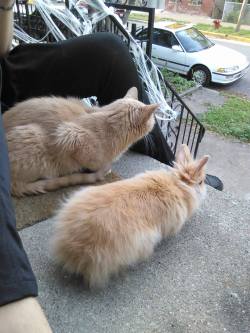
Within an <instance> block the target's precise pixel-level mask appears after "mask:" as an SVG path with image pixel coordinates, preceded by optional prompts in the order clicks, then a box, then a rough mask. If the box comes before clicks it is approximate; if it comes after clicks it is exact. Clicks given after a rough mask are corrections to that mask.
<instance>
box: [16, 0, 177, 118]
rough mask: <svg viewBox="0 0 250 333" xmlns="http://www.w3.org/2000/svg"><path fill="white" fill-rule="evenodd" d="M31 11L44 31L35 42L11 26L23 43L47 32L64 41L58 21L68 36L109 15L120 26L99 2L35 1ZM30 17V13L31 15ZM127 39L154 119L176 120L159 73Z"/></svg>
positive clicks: (86, 31)
mask: <svg viewBox="0 0 250 333" xmlns="http://www.w3.org/2000/svg"><path fill="white" fill-rule="evenodd" d="M32 8H33V10H34V11H35V10H37V11H38V12H39V14H40V15H41V17H42V19H43V21H44V23H45V25H46V27H47V29H48V32H47V33H46V34H45V35H44V36H43V37H41V38H39V39H35V38H33V37H31V36H29V35H28V34H27V33H26V32H25V31H24V30H23V29H21V28H20V27H19V26H18V25H15V28H14V34H15V37H16V38H17V39H18V40H22V41H24V42H25V43H39V42H40V43H41V42H44V41H45V39H46V37H47V35H48V34H49V33H51V34H52V35H53V37H54V38H55V40H56V41H61V40H65V39H67V37H66V36H65V35H64V33H63V31H62V30H63V29H61V27H60V24H59V23H60V22H61V23H62V24H63V25H64V26H65V27H67V29H68V30H69V31H70V32H71V33H72V36H82V35H85V34H89V33H92V32H93V31H94V27H95V25H96V24H97V23H98V22H100V21H102V20H103V19H105V18H106V17H107V16H113V17H115V19H116V20H117V21H118V22H119V23H120V24H121V25H122V26H123V27H124V29H126V30H127V27H126V26H124V25H123V23H122V21H121V19H120V18H119V16H118V15H116V14H115V12H114V9H113V8H112V7H111V8H109V7H107V6H106V5H105V4H104V3H103V1H102V0H91V1H90V0H69V8H66V6H65V4H64V3H63V4H58V3H53V2H52V1H50V0H35V3H34V6H32ZM31 15H32V13H31ZM127 33H128V35H129V38H130V43H129V47H130V53H131V54H132V56H133V59H134V62H135V64H136V66H137V71H138V74H139V76H140V78H141V79H142V82H143V83H144V87H145V91H146V94H147V96H148V99H149V101H150V103H152V104H154V103H155V104H158V105H159V109H158V111H157V113H156V117H157V119H158V120H166V121H170V120H173V119H176V117H177V112H176V111H174V110H172V109H171V107H170V106H169V105H168V103H167V102H166V99H165V97H164V95H163V92H162V89H163V90H164V91H167V88H166V86H165V83H164V79H163V77H162V74H161V72H160V71H159V69H158V68H157V66H156V65H155V64H154V63H153V62H152V61H151V60H150V59H149V58H148V57H147V56H146V55H145V54H144V51H143V50H142V48H141V47H140V45H139V44H138V43H137V42H136V40H135V39H134V38H133V37H132V35H131V34H130V33H129V31H128V30H127ZM84 100H85V102H86V103H87V104H91V103H92V101H93V98H92V99H91V98H88V99H84Z"/></svg>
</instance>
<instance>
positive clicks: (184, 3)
mask: <svg viewBox="0 0 250 333" xmlns="http://www.w3.org/2000/svg"><path fill="white" fill-rule="evenodd" d="M165 8H166V10H169V11H176V12H179V13H188V14H200V15H207V16H211V15H212V12H213V9H214V0H176V1H175V0H169V1H166V2H165Z"/></svg>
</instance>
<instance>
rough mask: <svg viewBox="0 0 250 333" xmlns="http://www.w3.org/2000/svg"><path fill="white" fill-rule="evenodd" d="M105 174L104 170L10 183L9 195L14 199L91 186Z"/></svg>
mask: <svg viewBox="0 0 250 333" xmlns="http://www.w3.org/2000/svg"><path fill="white" fill-rule="evenodd" d="M106 173H107V172H106V170H100V171H98V172H93V173H73V174H71V175H67V176H62V177H57V178H51V179H42V180H38V181H36V182H33V183H23V182H14V183H12V187H11V193H12V195H14V196H16V197H22V196H24V195H31V194H38V193H46V192H49V191H55V190H57V189H59V188H63V187H67V186H73V185H81V184H93V183H95V182H97V181H100V180H103V179H104V177H105V174H106Z"/></svg>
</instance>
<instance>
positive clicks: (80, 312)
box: [20, 153, 250, 333]
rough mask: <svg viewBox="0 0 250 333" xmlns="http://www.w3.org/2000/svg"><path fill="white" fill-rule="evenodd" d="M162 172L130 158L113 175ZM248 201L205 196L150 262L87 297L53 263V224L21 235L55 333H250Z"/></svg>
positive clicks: (80, 285) (142, 160) (216, 194)
mask: <svg viewBox="0 0 250 333" xmlns="http://www.w3.org/2000/svg"><path fill="white" fill-rule="evenodd" d="M161 167H165V166H162V165H161V164H160V163H158V162H157V161H155V160H152V159H150V158H148V157H144V156H141V155H138V154H134V153H128V154H126V155H125V156H123V157H122V158H121V160H119V161H118V162H117V163H116V164H115V166H114V170H116V171H117V172H119V173H120V175H121V176H122V177H130V176H132V175H134V174H136V173H138V172H142V171H144V170H146V169H148V170H149V169H157V168H161ZM249 222H250V208H249V202H248V201H247V200H238V199H236V198H234V197H233V196H231V195H230V194H227V193H223V192H218V191H215V190H213V189H209V190H208V196H207V199H206V201H205V202H204V204H203V206H202V208H201V209H200V210H199V211H198V212H197V213H196V214H195V216H194V217H193V218H192V219H191V220H190V221H189V222H188V223H187V224H186V226H185V227H184V228H183V230H182V231H181V233H180V234H179V235H178V236H175V237H171V238H169V239H167V240H165V241H163V242H162V244H161V245H160V246H159V247H158V248H157V249H156V251H155V254H154V256H153V258H151V259H150V260H148V261H147V262H143V263H140V264H138V265H137V266H135V267H133V268H130V269H129V270H127V271H126V272H124V273H123V274H122V275H121V276H119V277H118V278H116V279H113V280H112V281H111V283H110V284H109V286H108V287H107V288H105V289H104V290H102V291H98V292H90V291H88V290H86V289H85V288H84V285H83V283H82V281H81V280H80V279H77V278H75V277H72V276H70V275H69V274H67V273H65V272H62V271H61V270H60V269H59V268H58V267H56V266H55V265H54V263H53V262H52V260H51V258H50V255H49V251H48V240H49V238H50V235H51V230H52V228H53V221H52V220H47V221H44V222H41V223H39V224H36V225H35V226H33V227H30V228H27V229H24V230H22V231H21V232H20V235H21V238H22V240H23V242H24V246H25V249H26V251H27V253H28V256H29V258H30V261H31V263H32V266H33V269H34V272H35V274H36V276H37V279H38V284H39V290H40V294H39V298H40V302H41V304H42V307H43V308H44V310H45V312H46V314H47V316H48V320H49V322H50V324H51V326H52V328H53V331H54V332H55V333H87V332H88V333H92V332H93V333H99V332H100V333H104V332H110V333H111V332H112V333H118V332H119V333H123V332H128V333H132V332H136V333H145V332H148V333H153V332H157V333H166V332H168V333H172V332H173V333H181V332H183V333H184V332H185V333H189V332H190V333H196V332H197V333H198V332H199V333H201V332H202V333H211V332H213V333H217V332H218V333H221V332H230V333H239V332H240V333H248V332H249V327H250V308H249V304H250V288H249V262H250V260H249V259H250V258H249V245H250V224H249Z"/></svg>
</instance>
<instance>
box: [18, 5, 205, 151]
mask: <svg viewBox="0 0 250 333" xmlns="http://www.w3.org/2000/svg"><path fill="white" fill-rule="evenodd" d="M123 7H124V6H123ZM129 7H131V6H129ZM145 9H147V8H145ZM54 21H55V22H56V24H57V25H58V27H59V28H60V30H61V31H62V32H63V34H64V36H65V37H66V38H71V37H72V36H73V34H72V32H71V31H69V29H68V28H67V27H66V26H65V25H64V24H63V23H61V22H59V21H58V20H57V19H56V18H54ZM15 22H16V23H17V24H18V25H19V26H20V27H21V28H22V29H23V30H24V31H25V32H27V33H28V34H29V35H30V36H32V37H34V38H36V39H39V40H40V39H42V41H43V42H46V41H54V40H55V39H54V37H53V35H52V34H51V32H50V31H49V30H48V28H47V27H46V24H45V23H44V21H43V19H42V17H41V15H40V14H39V12H38V11H37V10H36V8H35V7H34V6H33V5H28V4H27V1H26V0H22V3H21V2H20V0H16V6H15ZM100 31H109V32H112V33H114V34H116V35H119V36H120V37H121V38H122V39H123V40H124V42H125V43H126V44H127V45H128V46H129V43H130V36H129V34H128V32H127V30H126V29H125V28H124V27H123V26H122V25H121V24H120V23H119V22H118V21H117V20H116V18H115V17H113V16H107V17H106V18H105V19H103V20H102V21H100V22H98V23H97V24H96V25H95V26H94V27H93V32H100ZM160 80H163V79H162V77H161V78H160ZM163 92H164V96H165V98H166V100H167V102H168V104H169V105H170V107H171V108H172V109H173V110H174V111H176V112H177V119H176V120H175V121H166V120H164V121H159V125H160V127H161V130H162V132H163V134H164V136H165V138H166V141H167V142H168V144H169V146H170V148H171V150H172V151H173V153H174V155H175V153H176V151H177V148H178V146H179V145H180V144H181V143H186V144H187V145H188V146H189V148H190V150H191V152H192V154H193V156H194V157H196V154H197V151H198V148H199V144H200V142H201V140H202V138H203V136H204V133H205V128H204V126H203V125H202V123H201V122H200V121H199V120H198V119H197V117H196V116H195V115H194V114H193V112H192V111H191V110H190V109H189V107H188V106H187V105H186V104H185V103H184V101H183V100H182V98H181V97H180V95H179V94H178V93H177V92H176V91H175V90H174V88H173V87H172V86H171V85H170V84H169V83H168V82H167V81H165V86H164V88H163Z"/></svg>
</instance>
